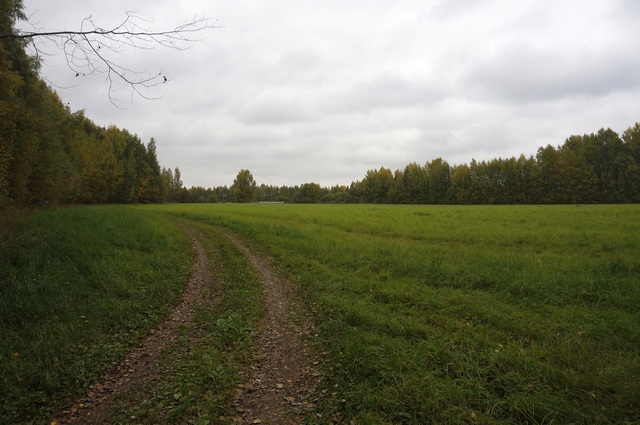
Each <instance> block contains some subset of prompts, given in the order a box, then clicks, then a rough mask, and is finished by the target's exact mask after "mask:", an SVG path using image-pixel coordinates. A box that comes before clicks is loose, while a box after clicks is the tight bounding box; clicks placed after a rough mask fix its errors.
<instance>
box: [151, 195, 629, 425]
mask: <svg viewBox="0 0 640 425" xmlns="http://www.w3.org/2000/svg"><path fill="white" fill-rule="evenodd" d="M162 208H163V210H164V211H167V212H169V213H171V214H175V215H180V216H185V217H189V218H191V219H196V220H200V221H202V222H203V223H209V224H214V225H221V226H226V227H228V228H230V229H232V230H233V231H234V232H237V233H239V234H242V235H244V236H245V237H246V238H248V239H251V240H254V241H255V243H256V244H259V245H261V246H262V247H263V248H264V249H266V250H267V251H269V252H270V253H271V254H272V255H274V257H275V258H276V259H277V260H278V261H279V262H280V264H281V265H282V266H283V267H284V269H285V270H287V272H288V273H289V275H290V277H291V278H292V279H296V280H298V281H300V282H301V284H302V285H303V286H304V287H305V288H306V290H307V292H308V294H309V297H310V298H311V299H312V301H313V302H314V303H315V304H316V305H317V306H318V308H319V313H318V317H319V318H321V319H322V320H321V321H320V326H321V328H320V336H321V338H322V339H323V346H322V347H320V348H319V349H320V350H322V352H323V353H328V354H326V356H328V361H327V362H326V367H325V371H324V372H325V377H326V379H325V381H324V382H325V384H326V385H327V387H326V389H327V391H329V392H335V393H336V397H334V398H331V399H330V400H334V401H335V402H328V403H326V404H325V405H324V407H323V408H324V415H323V417H325V418H327V417H336V418H338V419H339V420H344V421H347V422H348V421H350V420H354V421H356V422H358V423H478V424H480V423H492V424H510V423H540V424H542V423H552V422H553V423H612V424H613V423H616V424H619V423H637V422H638V421H640V407H639V406H638V400H640V349H639V348H638V347H640V320H639V317H638V305H640V287H639V285H638V282H639V281H640V239H639V238H638V236H637V235H639V234H640V222H638V220H637V217H638V213H639V212H640V210H639V209H638V207H637V206H625V205H620V206H547V207H534V206H531V207H508V206H501V207H429V206H329V205H321V206H303V205H297V206H290V205H213V206H210V205H208V206H204V205H202V206H178V205H172V206H165V207H162Z"/></svg>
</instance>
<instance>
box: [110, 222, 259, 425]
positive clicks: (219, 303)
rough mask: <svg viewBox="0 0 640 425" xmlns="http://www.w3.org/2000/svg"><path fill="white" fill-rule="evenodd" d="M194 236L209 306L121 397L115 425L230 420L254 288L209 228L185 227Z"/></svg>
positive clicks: (253, 323) (252, 321)
mask: <svg viewBox="0 0 640 425" xmlns="http://www.w3.org/2000/svg"><path fill="white" fill-rule="evenodd" d="M186 224H187V225H188V226H190V227H191V228H193V229H195V230H196V231H198V232H199V234H200V240H201V242H202V243H203V244H204V247H205V250H206V251H207V255H208V263H209V269H210V272H211V273H212V276H215V279H214V281H213V282H210V283H211V293H210V294H209V296H210V300H211V302H210V303H202V304H201V305H199V306H198V309H197V311H196V316H195V318H194V320H193V321H192V322H190V323H186V324H184V325H183V326H182V329H181V332H180V335H179V337H178V339H177V340H176V341H174V342H173V343H172V344H171V345H170V346H169V347H167V348H166V349H165V350H164V352H163V356H162V359H161V361H160V363H159V364H158V365H157V366H156V367H155V369H156V370H160V371H161V373H160V374H158V375H153V376H151V378H150V379H143V380H142V381H140V382H138V383H136V384H134V386H133V387H132V388H131V389H130V390H129V391H127V394H124V395H123V398H122V399H121V400H120V401H119V403H118V405H117V406H116V408H115V409H114V414H113V415H112V423H118V424H165V423H166V424H176V423H195V424H203V425H204V424H211V423H216V424H221V423H232V417H233V416H234V415H237V412H236V411H235V409H234V407H233V406H232V401H233V397H234V396H235V390H236V389H237V385H238V383H239V381H240V379H241V376H240V373H239V372H240V370H241V369H242V368H245V369H248V368H249V365H250V361H251V360H252V351H251V350H250V348H251V344H252V341H253V337H254V335H255V330H256V328H257V324H258V321H259V319H260V317H261V315H262V313H263V308H264V306H263V303H262V298H261V296H260V294H261V292H260V291H261V287H260V283H259V281H258V280H257V278H256V276H255V274H254V272H253V270H252V269H251V266H250V265H249V263H248V262H246V261H245V260H244V256H243V255H242V253H241V252H239V251H238V249H237V248H235V247H234V246H233V245H232V244H231V243H230V242H229V241H228V240H227V239H226V238H225V237H224V236H221V235H220V233H219V232H217V231H216V229H215V228H212V227H211V226H206V225H202V224H199V223H194V222H187V223H186Z"/></svg>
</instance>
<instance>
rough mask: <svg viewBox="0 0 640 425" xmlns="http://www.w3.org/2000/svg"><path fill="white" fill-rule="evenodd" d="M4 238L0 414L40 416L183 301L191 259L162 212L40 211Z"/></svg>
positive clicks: (0, 252)
mask: <svg viewBox="0 0 640 425" xmlns="http://www.w3.org/2000/svg"><path fill="white" fill-rule="evenodd" d="M6 222H7V221H5V223H6ZM2 239H3V240H2V244H1V245H0V356H1V358H2V361H0V423H23V422H24V423H28V422H29V421H32V420H33V421H36V422H38V421H42V420H43V418H47V417H50V415H51V414H52V413H53V411H54V410H55V409H57V408H59V407H60V406H61V405H62V404H63V403H64V401H65V398H67V397H70V396H72V395H73V394H77V393H78V392H80V391H81V390H82V388H84V387H85V386H86V385H88V384H89V383H90V382H92V381H94V380H95V379H96V378H97V377H98V376H99V375H100V374H102V373H103V372H104V370H105V369H106V368H108V367H109V366H110V365H111V364H113V362H115V361H116V360H117V359H119V358H120V357H121V356H122V355H123V354H124V352H125V351H126V350H127V349H128V348H129V347H130V346H131V345H132V344H133V343H135V342H136V341H138V340H139V339H140V338H141V336H142V335H144V334H145V333H146V332H147V331H148V329H149V328H151V327H153V326H155V325H156V324H157V323H159V321H161V320H162V319H163V318H164V317H166V315H167V313H168V312H169V311H170V310H171V309H172V306H173V305H175V304H176V303H177V302H178V301H179V299H180V296H181V292H182V289H183V288H184V286H185V284H186V281H187V279H188V275H189V271H190V266H191V260H192V255H191V249H190V245H189V242H188V240H187V239H186V238H185V236H184V235H183V234H182V232H180V231H179V230H178V229H177V228H176V227H175V226H173V225H172V224H170V223H169V222H168V221H167V220H166V219H165V218H162V217H160V216H157V215H150V214H146V213H144V212H141V211H137V210H133V209H131V208H127V207H121V206H120V207H78V208H67V209H55V210H46V211H41V212H37V213H34V214H33V215H30V216H28V217H26V218H23V219H15V220H11V221H10V227H9V226H7V227H6V228H5V229H4V231H3V235H2Z"/></svg>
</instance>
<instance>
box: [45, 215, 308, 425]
mask: <svg viewBox="0 0 640 425" xmlns="http://www.w3.org/2000/svg"><path fill="white" fill-rule="evenodd" d="M184 231H185V233H186V234H187V236H188V237H189V238H190V240H191V243H192V245H193V249H194V251H195V253H196V261H195V263H194V265H193V269H192V272H191V277H190V279H189V283H188V285H187V288H186V290H185V293H184V295H183V298H182V300H181V302H180V304H179V305H178V306H177V307H176V308H175V310H174V311H173V312H172V314H171V315H170V316H169V318H168V319H167V320H166V321H165V322H164V323H162V324H161V325H160V326H159V327H158V328H156V329H154V330H152V331H151V332H150V334H149V336H148V337H147V338H146V339H145V340H144V341H143V342H142V343H141V344H140V345H139V346H138V347H136V348H134V349H133V350H131V352H129V353H128V354H127V356H126V357H125V359H124V360H123V361H122V362H120V363H119V364H118V365H116V366H115V367H114V368H113V369H111V370H110V371H109V372H107V373H106V374H105V375H104V376H103V377H102V378H101V379H100V381H99V382H97V383H95V384H93V385H91V386H90V387H89V390H88V392H87V393H86V394H85V395H84V396H83V397H81V398H79V399H78V400H76V401H75V402H74V403H73V404H72V405H71V407H69V408H67V409H65V410H63V411H62V412H60V414H58V415H57V416H56V417H55V419H53V420H52V421H51V424H52V425H55V424H103V423H108V422H107V417H108V415H109V414H110V411H111V407H112V405H113V404H114V400H115V399H116V398H118V396H122V395H125V394H126V393H127V391H128V389H129V388H130V387H131V385H132V384H133V383H135V382H137V381H138V380H140V379H143V378H149V377H154V375H155V374H157V373H158V368H157V366H158V363H159V358H160V354H161V352H162V350H163V349H164V348H165V347H167V346H168V345H169V344H171V342H172V341H174V340H175V339H176V338H177V335H178V330H179V328H180V326H181V325H183V324H185V323H187V322H189V321H190V320H191V319H192V318H193V316H194V312H195V307H196V306H197V305H198V304H200V303H203V302H213V301H212V299H211V297H210V296H207V294H210V293H211V292H212V291H211V290H210V289H211V288H209V286H211V285H212V284H213V283H212V282H214V281H215V277H214V276H211V275H210V273H209V267H208V261H207V255H206V251H205V249H204V247H203V246H202V244H201V243H200V242H199V240H198V235H197V234H196V233H195V232H194V231H193V230H191V229H189V228H187V227H185V228H184ZM227 237H228V238H229V240H230V241H231V242H232V243H233V244H234V245H236V246H237V247H238V248H239V249H240V250H241V251H242V252H243V253H244V254H245V256H246V257H247V259H248V261H249V262H250V263H251V264H252V266H253V267H254V269H255V270H256V272H257V274H258V276H259V277H260V280H261V281H262V293H263V297H264V303H265V307H266V314H265V316H264V318H263V320H262V321H261V322H260V325H259V329H258V336H257V339H256V342H255V345H254V350H255V355H256V356H255V362H254V364H253V365H252V366H251V368H249V369H248V370H246V371H243V372H241V375H242V376H241V381H242V382H243V383H241V384H240V385H239V387H238V390H237V393H236V397H235V401H234V406H233V407H234V408H235V410H236V411H237V416H235V417H234V418H233V422H234V423H238V424H260V423H261V424H295V423H299V422H300V420H301V417H302V415H304V414H307V413H308V412H310V411H312V410H313V409H314V405H313V402H312V397H313V395H314V394H315V386H316V384H317V382H318V381H319V374H318V373H317V372H316V371H315V370H314V369H313V366H312V365H313V364H317V362H314V361H313V360H312V359H310V358H309V356H308V346H309V344H310V343H311V342H310V341H311V340H312V338H313V335H314V328H313V325H312V324H311V321H310V320H308V318H306V317H305V316H304V313H303V310H302V309H301V304H300V301H299V299H298V297H297V296H296V291H295V288H294V287H293V285H292V284H291V283H290V282H288V281H287V280H285V279H283V278H281V277H279V276H278V275H277V274H276V273H275V272H274V271H273V269H272V268H271V267H270V266H269V265H268V264H267V262H266V261H265V260H264V259H262V258H261V257H259V256H258V255H256V254H255V253H254V252H252V251H251V250H250V249H249V248H248V247H247V246H246V245H244V244H243V243H242V242H240V241H239V240H238V239H237V238H235V237H234V236H232V235H227ZM294 319H295V320H294ZM155 378H156V379H157V378H158V377H155ZM160 379H161V378H160Z"/></svg>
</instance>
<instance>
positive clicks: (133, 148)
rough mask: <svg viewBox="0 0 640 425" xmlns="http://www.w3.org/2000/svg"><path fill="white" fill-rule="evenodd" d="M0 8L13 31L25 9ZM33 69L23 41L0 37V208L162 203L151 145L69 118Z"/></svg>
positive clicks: (0, 30) (2, 23)
mask: <svg viewBox="0 0 640 425" xmlns="http://www.w3.org/2000/svg"><path fill="white" fill-rule="evenodd" d="M1 7H2V10H1V12H2V13H0V16H2V19H1V20H0V34H10V33H11V32H12V31H13V29H14V23H15V19H16V18H21V17H22V18H23V17H24V16H23V15H22V5H21V2H14V1H9V2H6V1H5V2H2V4H1ZM37 69H38V64H37V62H36V61H35V60H34V58H31V57H29V56H28V55H27V54H26V52H25V50H24V44H23V41H21V40H20V39H13V38H0V81H2V84H0V122H2V126H1V128H0V205H3V204H17V205H23V206H24V205H42V204H70V203H107V202H162V201H164V200H165V199H166V197H164V198H163V192H162V186H161V183H162V181H161V170H160V167H159V165H158V160H157V157H156V152H155V150H156V145H155V141H154V140H153V139H151V141H150V142H149V144H148V145H147V146H146V147H145V146H144V145H143V144H142V143H141V142H140V140H139V139H138V137H137V136H132V135H131V134H129V133H128V132H127V131H126V130H120V129H117V128H116V127H110V128H108V129H105V128H101V127H98V126H96V125H95V124H94V123H93V122H91V121H90V120H88V119H87V118H85V116H84V114H83V113H82V112H75V113H72V112H71V111H70V110H69V108H68V107H66V106H65V105H63V103H62V101H61V100H60V98H59V97H58V96H57V94H56V93H55V92H54V91H53V90H52V89H51V88H50V87H48V86H47V84H46V83H45V82H44V81H42V80H40V79H39V78H38V75H37Z"/></svg>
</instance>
